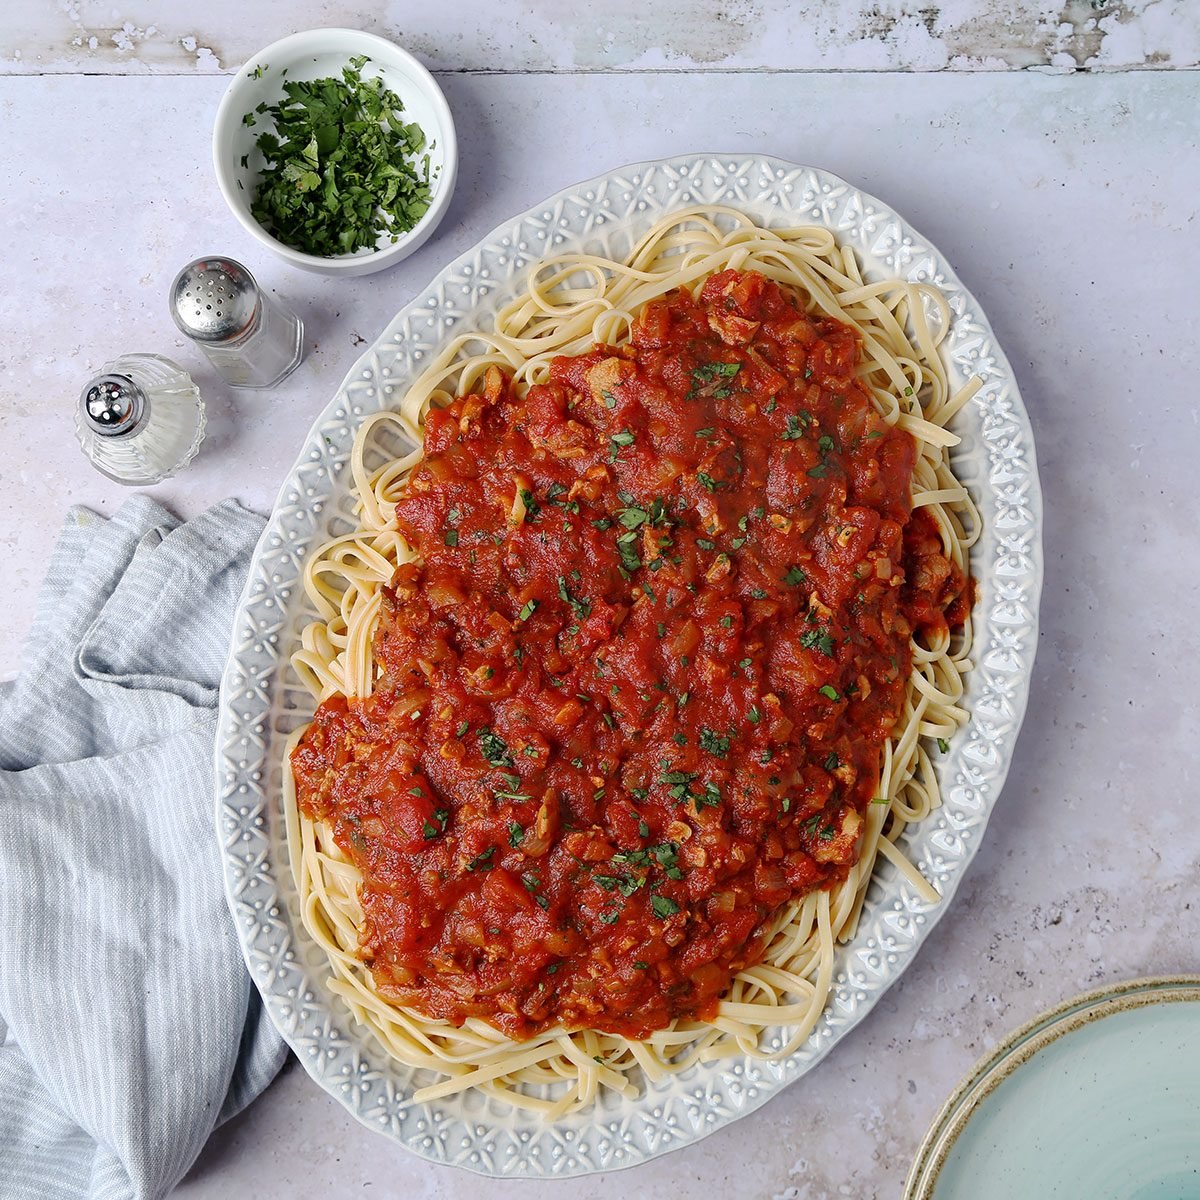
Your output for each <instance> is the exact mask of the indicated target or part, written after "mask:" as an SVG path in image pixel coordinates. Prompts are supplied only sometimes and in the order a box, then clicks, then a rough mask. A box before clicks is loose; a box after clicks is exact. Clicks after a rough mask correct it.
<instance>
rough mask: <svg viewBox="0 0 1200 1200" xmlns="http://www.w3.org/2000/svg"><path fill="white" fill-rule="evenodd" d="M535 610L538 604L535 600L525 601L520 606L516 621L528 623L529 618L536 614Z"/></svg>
mask: <svg viewBox="0 0 1200 1200" xmlns="http://www.w3.org/2000/svg"><path fill="white" fill-rule="evenodd" d="M537 609H538V602H537V601H536V600H526V601H525V603H524V604H523V605H521V611H520V612H519V613H517V620H518V621H528V620H529V618H530V617H532V616H533V614H534V613H535V612H537Z"/></svg>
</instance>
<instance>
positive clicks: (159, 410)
mask: <svg viewBox="0 0 1200 1200" xmlns="http://www.w3.org/2000/svg"><path fill="white" fill-rule="evenodd" d="M204 424H205V421H204V401H203V400H201V399H200V392H199V389H198V388H197V387H196V385H195V384H194V383H193V382H192V378H191V376H190V375H189V374H188V373H187V372H186V371H185V370H184V369H183V368H182V367H180V366H178V365H176V364H175V363H173V362H171V360H170V359H169V358H163V357H161V355H158V354H124V355H122V356H121V357H120V358H118V359H114V360H113V361H112V362H110V363H105V365H104V366H103V367H101V368H100V373H99V374H98V375H95V376H93V377H92V378H91V379H89V380H88V382H87V383H85V384H84V385H83V391H82V392H81V393H80V396H79V405H78V407H77V408H76V409H75V436H76V437H77V438H78V439H79V444H80V445H81V446H82V447H83V452H84V453H85V454H86V455H87V456H88V458H89V459H91V462H92V466H94V467H95V468H96V470H97V471H99V472H100V473H101V474H102V475H107V476H108V478H109V479H113V480H115V481H116V482H117V483H124V484H129V485H130V486H134V487H136V486H140V485H144V484H149V483H158V482H159V481H160V480H163V479H166V478H167V477H168V476H170V475H174V474H175V472H176V471H178V470H179V469H180V468H181V467H184V466H186V465H187V464H188V463H189V462H191V460H192V459H193V458H195V456H196V451H197V450H199V448H200V443H201V442H202V441H203V440H204Z"/></svg>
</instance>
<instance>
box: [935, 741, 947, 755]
mask: <svg viewBox="0 0 1200 1200" xmlns="http://www.w3.org/2000/svg"><path fill="white" fill-rule="evenodd" d="M937 744H938V749H939V750H940V751H941V752H942V753H943V754H949V753H950V743H949V742H948V741H946V739H945V738H938V740H937Z"/></svg>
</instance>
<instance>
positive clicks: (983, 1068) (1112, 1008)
mask: <svg viewBox="0 0 1200 1200" xmlns="http://www.w3.org/2000/svg"><path fill="white" fill-rule="evenodd" d="M1180 1001H1184V1002H1190V1003H1196V1002H1200V975H1159V976H1151V977H1147V978H1145V979H1131V980H1128V981H1127V982H1125V983H1117V984H1110V985H1108V986H1107V987H1102V988H1096V989H1095V990H1093V991H1090V992H1083V993H1082V994H1081V995H1078V996H1073V997H1071V999H1069V1000H1064V1001H1063V1002H1062V1003H1061V1004H1056V1005H1055V1006H1054V1007H1053V1008H1048V1009H1047V1010H1046V1011H1045V1012H1043V1013H1039V1014H1038V1015H1037V1016H1036V1017H1033V1018H1032V1019H1031V1020H1029V1021H1027V1022H1026V1023H1025V1024H1024V1025H1022V1026H1021V1027H1020V1028H1019V1029H1015V1030H1013V1032H1012V1033H1010V1034H1009V1035H1008V1037H1006V1038H1005V1039H1004V1040H1003V1041H1002V1042H1001V1043H1000V1044H999V1045H998V1046H996V1047H995V1048H994V1049H992V1050H990V1051H988V1053H987V1054H984V1055H983V1056H982V1057H981V1058H980V1059H979V1061H978V1062H976V1063H975V1065H974V1066H973V1067H972V1068H971V1069H970V1070H969V1071H968V1072H967V1073H966V1075H964V1076H963V1078H962V1080H961V1081H960V1082H959V1084H958V1086H957V1087H956V1088H955V1089H954V1091H953V1092H952V1093H951V1094H950V1098H949V1099H948V1100H947V1101H946V1103H945V1104H943V1105H942V1107H941V1108H940V1109H939V1110H938V1114H937V1116H935V1117H934V1119H933V1123H932V1124H931V1125H930V1127H929V1131H928V1132H927V1133H926V1134H925V1137H924V1138H923V1139H922V1141H921V1145H920V1147H919V1149H918V1150H917V1156H916V1158H915V1160H914V1161H913V1165H912V1169H911V1170H910V1171H909V1174H908V1179H907V1180H906V1181H905V1184H904V1197H903V1200H932V1198H933V1194H934V1189H935V1188H936V1187H937V1183H938V1179H939V1177H940V1176H941V1173H942V1168H943V1167H944V1166H945V1165H946V1162H947V1160H948V1159H949V1157H950V1153H951V1151H952V1150H953V1149H954V1146H955V1144H956V1143H957V1141H958V1139H959V1138H960V1137H961V1136H962V1134H963V1132H964V1131H965V1130H966V1128H967V1126H968V1125H969V1124H970V1122H971V1119H972V1117H974V1116H975V1114H976V1113H977V1112H978V1111H979V1110H980V1108H982V1106H983V1105H984V1104H985V1103H986V1102H987V1101H988V1099H989V1098H990V1097H991V1096H992V1095H993V1094H994V1093H995V1091H996V1089H997V1088H998V1087H999V1086H1000V1085H1001V1084H1002V1083H1003V1082H1004V1081H1005V1080H1006V1079H1008V1078H1010V1077H1011V1076H1012V1075H1014V1074H1015V1073H1016V1072H1017V1071H1018V1070H1020V1068H1021V1067H1023V1066H1024V1065H1025V1064H1026V1063H1028V1062H1029V1060H1030V1059H1032V1058H1033V1057H1034V1055H1036V1054H1038V1053H1039V1052H1040V1051H1042V1050H1044V1049H1045V1048H1046V1047H1047V1046H1049V1045H1051V1044H1052V1043H1053V1042H1057V1041H1058V1040H1059V1039H1061V1038H1064V1037H1067V1036H1069V1035H1070V1034H1072V1033H1074V1032H1075V1031H1076V1030H1078V1029H1081V1028H1082V1027H1083V1026H1085V1025H1090V1024H1092V1023H1094V1022H1096V1021H1102V1020H1104V1019H1105V1018H1106V1017H1111V1016H1113V1015H1114V1014H1116V1013H1121V1012H1130V1011H1132V1010H1133V1009H1138V1008H1150V1007H1155V1006H1157V1005H1161V1004H1173V1003H1178V1002H1180Z"/></svg>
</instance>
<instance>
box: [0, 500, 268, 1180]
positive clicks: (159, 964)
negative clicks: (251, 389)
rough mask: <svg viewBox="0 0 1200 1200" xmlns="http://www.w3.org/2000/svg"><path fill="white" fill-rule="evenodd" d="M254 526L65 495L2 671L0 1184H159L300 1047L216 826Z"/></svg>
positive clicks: (225, 517) (233, 512)
mask: <svg viewBox="0 0 1200 1200" xmlns="http://www.w3.org/2000/svg"><path fill="white" fill-rule="evenodd" d="M262 525H263V522H262V519H261V518H260V517H258V516H256V515H255V514H253V513H250V512H247V511H246V510H245V509H244V508H242V507H241V506H240V505H238V504H237V503H235V502H234V501H231V500H227V501H225V502H224V503H222V504H219V505H217V506H216V507H215V508H213V509H211V510H209V511H208V512H207V513H205V514H204V515H202V516H200V517H197V518H196V519H194V520H192V521H189V522H187V523H184V524H181V523H180V522H179V521H178V520H176V519H175V518H174V517H172V516H171V515H170V514H169V513H167V512H166V511H165V510H164V509H162V508H161V507H159V506H158V505H157V504H155V503H154V502H153V501H152V500H150V499H148V498H147V497H144V496H135V497H134V498H133V499H131V500H129V501H128V502H127V503H126V504H125V505H124V506H123V507H122V508H121V509H120V511H119V512H118V513H117V514H116V515H115V516H114V517H112V518H111V519H110V520H105V519H103V518H101V517H98V516H96V515H95V514H94V513H91V512H89V511H88V510H86V509H82V508H76V509H73V510H72V511H71V514H70V516H69V519H68V521H67V525H66V528H65V529H64V531H63V533H62V535H61V537H60V540H59V542H58V545H57V547H56V549H55V551H54V555H53V558H52V559H51V562H50V569H49V572H48V574H47V576H46V581H45V583H44V584H43V587H42V593H41V596H40V598H39V602H38V610H37V614H36V618H35V622H34V626H33V632H32V634H31V636H30V640H29V643H28V645H27V647H26V651H25V654H24V656H23V659H22V664H21V667H22V669H21V673H20V676H19V677H18V679H17V680H16V681H15V682H12V683H8V684H5V685H3V686H2V687H0V829H3V831H4V833H3V836H2V837H0V1043H2V1044H0V1197H3V1198H4V1200H26V1198H28V1200H59V1198H63V1200H65V1198H66V1197H88V1198H95V1200H132V1198H137V1200H141V1198H143V1197H156V1196H163V1195H165V1194H166V1193H167V1192H169V1191H170V1190H171V1188H173V1187H174V1186H175V1184H176V1183H178V1181H179V1180H180V1179H181V1178H182V1177H183V1175H184V1174H185V1172H186V1171H187V1170H188V1168H189V1167H190V1166H191V1164H192V1162H193V1161H194V1160H195V1158H196V1155H197V1154H198V1153H199V1152H200V1149H201V1147H202V1146H203V1145H204V1142H205V1140H206V1138H207V1137H208V1135H209V1133H210V1132H211V1131H212V1129H213V1128H214V1127H215V1126H216V1125H217V1124H218V1123H219V1122H221V1121H223V1120H225V1119H226V1118H228V1117H230V1116H232V1115H233V1114H234V1113H236V1112H238V1111H239V1110H241V1109H242V1108H243V1107H245V1105H246V1104H248V1103H249V1102H250V1101H251V1100H252V1099H253V1098H254V1097H255V1096H256V1095H258V1093H259V1092H261V1091H262V1089H263V1088H264V1087H266V1085H267V1084H268V1083H269V1082H270V1081H271V1079H272V1078H273V1077H274V1076H275V1073H276V1072H277V1071H278V1070H279V1067H280V1065H281V1064H282V1062H283V1058H284V1054H285V1048H284V1045H283V1042H282V1041H281V1040H280V1038H279V1036H278V1034H277V1033H276V1032H275V1031H274V1029H273V1028H272V1026H271V1024H270V1021H269V1020H268V1018H267V1016H266V1014H265V1012H264V1011H263V1008H262V1004H261V1000H260V998H259V995H258V993H257V992H256V991H255V989H254V987H253V986H252V984H251V982H250V979H249V976H248V975H247V973H246V969H245V966H244V965H243V962H242V956H241V952H240V949H239V947H238V942H237V934H236V932H235V930H234V928H233V922H232V919H231V917H230V915H229V910H228V909H227V907H226V904H225V896H224V888H223V884H222V877H221V863H220V856H219V851H218V845H217V838H216V834H215V829H214V823H213V807H214V798H213V797H214V788H213V766H212V751H213V736H214V731H215V727H216V706H217V689H218V685H219V683H220V677H221V671H222V668H223V665H224V661H225V656H226V652H227V649H228V644H229V631H230V625H231V622H232V617H233V609H234V606H235V604H236V602H237V598H238V595H239V593H240V591H241V587H242V584H243V582H244V580H245V576H246V571H247V569H248V567H249V563H250V555H251V552H252V551H253V549H254V544H255V542H256V541H257V539H258V535H259V533H260V532H261V530H262Z"/></svg>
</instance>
